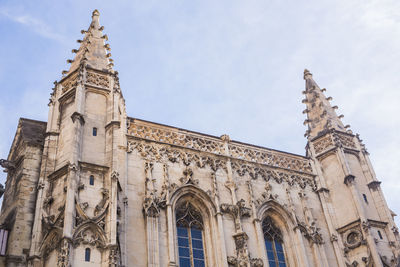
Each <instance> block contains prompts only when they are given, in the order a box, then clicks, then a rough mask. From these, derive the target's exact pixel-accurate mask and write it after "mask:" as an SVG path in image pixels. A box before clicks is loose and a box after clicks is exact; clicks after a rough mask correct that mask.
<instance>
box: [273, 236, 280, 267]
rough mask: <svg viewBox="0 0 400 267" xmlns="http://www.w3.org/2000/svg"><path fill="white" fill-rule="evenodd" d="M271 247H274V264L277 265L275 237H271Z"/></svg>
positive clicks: (277, 266)
mask: <svg viewBox="0 0 400 267" xmlns="http://www.w3.org/2000/svg"><path fill="white" fill-rule="evenodd" d="M272 248H273V249H274V258H275V266H276V267H279V259H278V253H277V252H276V246H275V238H273V239H272Z"/></svg>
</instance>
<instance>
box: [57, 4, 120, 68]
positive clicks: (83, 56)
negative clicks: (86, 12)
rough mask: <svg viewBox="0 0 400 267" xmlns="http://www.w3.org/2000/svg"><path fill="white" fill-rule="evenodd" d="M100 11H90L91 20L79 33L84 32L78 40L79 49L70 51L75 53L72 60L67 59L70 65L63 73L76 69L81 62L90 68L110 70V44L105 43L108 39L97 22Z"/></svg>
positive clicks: (111, 64)
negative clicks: (87, 27)
mask: <svg viewBox="0 0 400 267" xmlns="http://www.w3.org/2000/svg"><path fill="white" fill-rule="evenodd" d="M99 17H100V12H99V11H98V10H97V9H96V10H94V11H93V13H92V22H91V23H90V26H89V29H88V30H87V31H85V30H82V31H81V33H82V34H85V36H84V38H83V40H78V41H77V42H78V43H80V44H81V45H80V47H79V49H73V50H72V52H73V53H76V55H75V58H74V59H73V60H67V62H68V63H71V67H70V68H69V70H68V71H67V72H64V74H69V73H71V72H73V71H74V70H76V69H77V68H78V67H79V65H80V64H81V63H83V62H85V63H87V65H88V66H89V67H91V68H94V69H98V70H111V69H112V66H113V65H114V64H113V63H112V61H113V60H112V59H111V58H110V56H111V53H108V52H107V51H109V50H110V46H109V45H108V44H105V41H107V40H108V38H107V35H103V32H102V31H103V29H104V27H103V26H100V22H99Z"/></svg>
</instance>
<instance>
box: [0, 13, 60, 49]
mask: <svg viewBox="0 0 400 267" xmlns="http://www.w3.org/2000/svg"><path fill="white" fill-rule="evenodd" d="M0 15H1V16H3V17H5V18H7V19H9V20H11V21H14V22H16V23H19V24H22V25H24V26H26V27H28V28H29V29H30V30H32V31H33V32H35V33H37V34H39V35H40V36H42V37H45V38H48V39H52V40H55V41H58V42H63V41H64V40H65V38H64V36H62V35H61V34H59V33H56V32H55V31H54V30H53V29H52V28H51V27H50V26H49V25H48V24H46V23H45V22H43V21H42V20H40V19H38V18H35V17H33V16H31V15H29V14H14V13H13V12H10V11H9V10H8V9H6V8H4V7H0Z"/></svg>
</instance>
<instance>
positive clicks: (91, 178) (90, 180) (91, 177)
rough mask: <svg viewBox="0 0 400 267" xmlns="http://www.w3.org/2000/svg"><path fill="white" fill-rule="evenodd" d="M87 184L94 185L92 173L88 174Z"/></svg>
mask: <svg viewBox="0 0 400 267" xmlns="http://www.w3.org/2000/svg"><path fill="white" fill-rule="evenodd" d="M89 184H90V185H94V176H93V175H90V176H89Z"/></svg>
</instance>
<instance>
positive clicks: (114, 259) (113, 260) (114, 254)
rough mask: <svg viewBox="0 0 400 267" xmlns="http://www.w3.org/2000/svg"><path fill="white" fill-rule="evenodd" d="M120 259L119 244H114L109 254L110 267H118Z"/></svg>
mask: <svg viewBox="0 0 400 267" xmlns="http://www.w3.org/2000/svg"><path fill="white" fill-rule="evenodd" d="M118 259H119V250H118V247H117V246H113V247H111V248H110V252H109V256H108V266H109V267H117V266H118Z"/></svg>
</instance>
